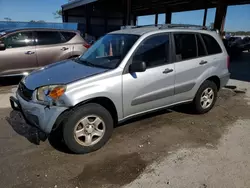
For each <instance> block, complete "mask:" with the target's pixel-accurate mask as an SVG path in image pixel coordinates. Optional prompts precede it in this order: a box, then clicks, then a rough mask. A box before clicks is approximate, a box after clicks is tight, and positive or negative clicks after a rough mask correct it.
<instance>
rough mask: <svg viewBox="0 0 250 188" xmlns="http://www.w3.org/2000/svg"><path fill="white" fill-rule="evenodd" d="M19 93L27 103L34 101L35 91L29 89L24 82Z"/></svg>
mask: <svg viewBox="0 0 250 188" xmlns="http://www.w3.org/2000/svg"><path fill="white" fill-rule="evenodd" d="M17 92H18V94H19V95H20V96H21V97H22V98H23V99H24V100H26V101H30V100H31V99H32V94H33V90H30V89H28V88H27V87H26V86H25V85H24V84H23V83H22V82H20V84H19V86H18V89H17Z"/></svg>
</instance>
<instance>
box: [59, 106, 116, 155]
mask: <svg viewBox="0 0 250 188" xmlns="http://www.w3.org/2000/svg"><path fill="white" fill-rule="evenodd" d="M83 118H84V119H83ZM98 118H99V119H98ZM80 120H82V122H83V123H79V121H80ZM92 120H93V121H92ZM97 120H98V121H99V122H101V123H99V124H98V121H97ZM95 122H97V123H95ZM78 123H79V124H78ZM97 124H98V125H97ZM113 124H114V121H113V119H112V116H111V114H110V113H109V112H108V111H107V110H106V109H105V108H104V107H102V106H101V105H99V104H95V103H89V104H85V105H83V106H80V107H78V108H76V109H75V110H73V111H72V113H71V114H70V115H69V117H68V119H67V121H66V122H65V123H63V127H62V128H63V139H64V142H65V144H66V146H67V147H68V148H69V150H71V151H72V152H74V153H77V154H84V153H89V152H93V151H95V150H98V149H100V148H101V147H102V146H104V145H105V144H106V142H107V141H108V140H109V138H110V137H111V135H112V132H113V127H114V125H113ZM96 125H97V126H96ZM98 126H99V127H98ZM100 126H101V127H100ZM97 127H98V128H97ZM97 135H99V137H98V136H97ZM100 135H101V136H100ZM96 137H97V138H96ZM87 138H89V139H87ZM94 138H96V140H94ZM89 140H91V141H93V142H91V143H92V144H91V145H90V144H89V143H90V141H89Z"/></svg>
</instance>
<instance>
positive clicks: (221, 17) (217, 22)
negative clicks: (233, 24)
mask: <svg viewBox="0 0 250 188" xmlns="http://www.w3.org/2000/svg"><path fill="white" fill-rule="evenodd" d="M227 2H228V1H227V0H219V2H218V5H217V7H216V14H215V19H214V28H215V29H218V30H219V31H220V33H222V32H223V31H224V26H225V19H226V14H227V6H228V3H227Z"/></svg>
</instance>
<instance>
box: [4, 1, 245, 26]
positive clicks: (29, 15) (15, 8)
mask: <svg viewBox="0 0 250 188" xmlns="http://www.w3.org/2000/svg"><path fill="white" fill-rule="evenodd" d="M65 3H67V0H0V21H3V20H4V18H5V17H9V18H11V19H12V20H13V21H30V20H36V21H37V20H44V21H46V22H62V20H61V19H55V18H54V15H53V12H55V11H56V10H58V9H60V8H61V5H63V4H65ZM203 14H204V10H198V11H188V12H179V13H173V14H172V23H187V24H198V25H201V24H202V22H203ZM214 16H215V9H209V10H208V15H207V25H209V24H210V23H212V22H213V21H214ZM164 22H165V15H164V14H160V15H159V22H158V23H164ZM145 24H146V25H147V24H154V15H150V16H141V17H138V25H145ZM225 30H227V31H239V30H241V31H250V5H239V6H229V7H228V10H227V17H226V23H225Z"/></svg>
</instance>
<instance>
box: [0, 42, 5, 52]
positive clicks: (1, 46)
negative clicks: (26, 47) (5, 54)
mask: <svg viewBox="0 0 250 188" xmlns="http://www.w3.org/2000/svg"><path fill="white" fill-rule="evenodd" d="M5 49H6V46H5V44H4V43H2V42H1V41H0V51H3V50H5Z"/></svg>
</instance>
